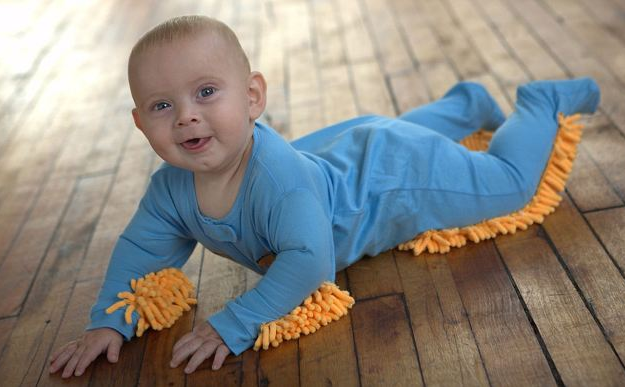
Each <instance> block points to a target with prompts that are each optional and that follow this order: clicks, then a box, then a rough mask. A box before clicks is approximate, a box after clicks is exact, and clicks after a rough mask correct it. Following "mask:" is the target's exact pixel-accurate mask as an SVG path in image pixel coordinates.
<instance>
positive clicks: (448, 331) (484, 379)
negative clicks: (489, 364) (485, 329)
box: [394, 251, 489, 386]
mask: <svg viewBox="0 0 625 387" xmlns="http://www.w3.org/2000/svg"><path fill="white" fill-rule="evenodd" d="M394 255H395V260H396V261H397V267H398V269H399V273H400V275H401V282H402V286H403V288H404V295H405V298H406V305H407V307H408V312H409V314H410V321H411V326H412V334H413V337H414V339H415V342H416V346H417V350H418V352H419V361H420V364H421V372H422V373H423V379H424V381H425V384H426V385H435V386H451V385H463V386H485V385H488V384H489V381H488V376H487V375H486V371H485V369H484V365H483V363H482V359H481V357H480V353H479V350H478V347H477V343H476V341H475V337H474V336H473V332H472V330H471V325H470V322H469V320H468V318H467V312H466V311H465V309H464V306H463V305H462V300H461V299H460V294H459V293H458V289H457V288H456V285H455V284H454V280H453V277H452V274H451V271H450V269H449V266H448V265H447V261H446V259H445V258H444V257H442V256H440V255H430V254H424V255H421V256H419V257H414V256H413V255H412V253H409V252H400V251H395V252H394Z"/></svg>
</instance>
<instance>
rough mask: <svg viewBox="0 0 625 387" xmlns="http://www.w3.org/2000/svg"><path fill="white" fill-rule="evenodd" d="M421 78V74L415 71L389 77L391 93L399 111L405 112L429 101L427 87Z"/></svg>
mask: <svg viewBox="0 0 625 387" xmlns="http://www.w3.org/2000/svg"><path fill="white" fill-rule="evenodd" d="M423 78H424V76H423V74H421V73H420V72H416V71H410V72H406V73H403V74H395V75H392V76H391V77H390V83H391V93H392V95H393V96H394V97H395V101H396V103H397V110H398V111H399V113H405V112H407V111H409V110H411V109H414V108H416V107H418V106H421V105H425V104H426V103H428V102H429V100H430V98H429V96H428V89H427V86H426V84H425V81H424V79H423Z"/></svg>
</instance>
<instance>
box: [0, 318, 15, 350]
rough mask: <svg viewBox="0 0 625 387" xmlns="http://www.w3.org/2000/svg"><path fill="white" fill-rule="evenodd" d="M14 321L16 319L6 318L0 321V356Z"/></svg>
mask: <svg viewBox="0 0 625 387" xmlns="http://www.w3.org/2000/svg"><path fill="white" fill-rule="evenodd" d="M16 321H17V318H16V317H7V318H3V319H1V320H0V355H1V354H2V350H3V349H4V345H5V344H6V343H7V341H8V340H9V336H10V335H11V332H12V331H13V327H14V326H15V323H16Z"/></svg>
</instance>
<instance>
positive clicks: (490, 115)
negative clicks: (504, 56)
mask: <svg viewBox="0 0 625 387" xmlns="http://www.w3.org/2000/svg"><path fill="white" fill-rule="evenodd" d="M398 118H399V119H402V120H405V121H408V122H412V123H415V124H418V125H422V126H425V127H428V128H430V129H432V130H435V131H437V132H439V133H441V134H442V135H444V136H447V137H449V138H451V139H452V140H454V141H459V140H461V139H462V138H464V137H466V136H467V135H469V134H471V133H472V132H474V131H475V130H477V129H480V128H483V129H486V130H494V129H496V128H497V127H499V125H501V124H502V123H503V122H504V120H505V116H504V114H503V113H502V111H501V109H500V108H499V106H498V105H497V102H496V101H495V100H494V99H493V97H491V95H490V94H489V93H488V91H487V90H486V89H485V88H484V87H483V86H482V85H480V84H478V83H473V82H460V83H458V84H456V85H455V86H454V87H452V88H451V89H450V90H449V91H448V92H447V93H445V95H444V96H443V97H442V98H441V99H439V100H437V101H434V102H431V103H429V104H426V105H423V106H420V107H417V108H415V109H412V110H410V111H408V112H406V113H404V114H402V115H400V116H399V117H398Z"/></svg>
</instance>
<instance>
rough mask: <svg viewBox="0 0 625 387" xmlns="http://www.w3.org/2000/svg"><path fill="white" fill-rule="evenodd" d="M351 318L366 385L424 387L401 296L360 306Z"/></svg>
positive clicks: (359, 304) (361, 370)
mask: <svg viewBox="0 0 625 387" xmlns="http://www.w3.org/2000/svg"><path fill="white" fill-rule="evenodd" d="M352 290H355V289H352ZM351 315H352V324H353V326H354V341H355V343H356V349H357V357H358V364H359V368H360V381H361V384H362V385H365V386H383V385H389V384H393V385H398V386H402V385H406V386H407V385H411V386H422V385H423V379H422V376H421V372H420V370H419V359H418V357H417V351H416V349H415V347H414V342H413V338H412V332H411V330H410V325H409V323H408V316H407V315H406V309H405V305H404V303H403V302H402V299H401V296H399V295H390V296H385V297H378V298H374V299H369V300H365V301H361V302H357V303H356V304H355V305H354V307H353V308H352V312H351Z"/></svg>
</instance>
